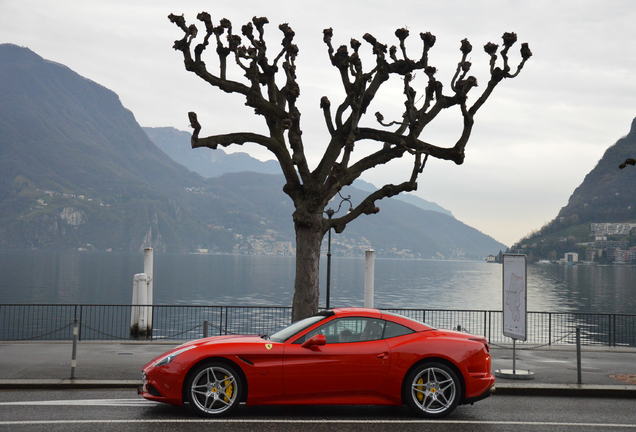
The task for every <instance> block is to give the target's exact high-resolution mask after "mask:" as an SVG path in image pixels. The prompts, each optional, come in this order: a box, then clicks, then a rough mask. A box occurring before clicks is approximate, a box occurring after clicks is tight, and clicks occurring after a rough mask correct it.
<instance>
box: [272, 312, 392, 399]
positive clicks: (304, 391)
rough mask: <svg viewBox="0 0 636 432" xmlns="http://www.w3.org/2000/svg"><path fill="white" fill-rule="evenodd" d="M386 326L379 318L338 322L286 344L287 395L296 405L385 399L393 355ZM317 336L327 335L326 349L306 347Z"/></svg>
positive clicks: (323, 347) (285, 386)
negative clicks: (385, 333) (384, 335)
mask: <svg viewBox="0 0 636 432" xmlns="http://www.w3.org/2000/svg"><path fill="white" fill-rule="evenodd" d="M383 325H384V321H383V320H379V319H375V318H368V317H343V318H336V319H333V320H331V321H329V322H327V323H325V324H323V325H322V326H320V327H318V328H317V329H315V330H312V331H310V332H309V333H307V334H306V335H305V336H304V337H302V338H301V339H300V340H297V341H295V343H287V344H285V353H284V356H283V382H284V392H285V397H286V398H287V399H289V401H290V402H296V403H382V402H383V401H385V399H386V398H385V396H384V393H385V391H384V388H385V384H386V375H387V372H388V366H389V356H388V345H387V343H386V342H385V341H384V340H382V339H381V338H382V330H383ZM317 334H322V335H324V336H325V338H326V344H325V345H321V346H312V347H310V348H306V347H303V346H302V343H303V342H304V341H305V340H308V339H310V338H311V337H312V336H314V335H317Z"/></svg>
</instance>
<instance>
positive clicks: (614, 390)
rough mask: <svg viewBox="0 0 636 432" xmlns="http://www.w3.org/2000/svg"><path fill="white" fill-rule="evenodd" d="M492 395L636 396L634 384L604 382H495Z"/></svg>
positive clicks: (632, 397)
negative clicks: (609, 383) (607, 383)
mask: <svg viewBox="0 0 636 432" xmlns="http://www.w3.org/2000/svg"><path fill="white" fill-rule="evenodd" d="M494 395H514V396H571V397H596V398H625V399H634V398H636V386H629V385H604V384H539V383H523V384H510V383H497V384H496V385H495V391H494Z"/></svg>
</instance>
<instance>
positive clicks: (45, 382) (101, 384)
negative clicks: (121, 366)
mask: <svg viewBox="0 0 636 432" xmlns="http://www.w3.org/2000/svg"><path fill="white" fill-rule="evenodd" d="M140 385H141V380H89V379H4V380H0V389H51V390H60V389H100V388H137V387H139V386H140Z"/></svg>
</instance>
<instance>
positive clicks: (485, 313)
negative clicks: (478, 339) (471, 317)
mask: <svg viewBox="0 0 636 432" xmlns="http://www.w3.org/2000/svg"><path fill="white" fill-rule="evenodd" d="M487 319H488V311H484V337H486V335H487V333H486V321H487Z"/></svg>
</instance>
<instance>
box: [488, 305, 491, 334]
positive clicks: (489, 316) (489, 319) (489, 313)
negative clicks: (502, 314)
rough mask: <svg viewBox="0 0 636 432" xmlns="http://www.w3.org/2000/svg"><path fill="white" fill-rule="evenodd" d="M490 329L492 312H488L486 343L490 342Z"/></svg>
mask: <svg viewBox="0 0 636 432" xmlns="http://www.w3.org/2000/svg"><path fill="white" fill-rule="evenodd" d="M491 327H492V311H488V341H490V332H491Z"/></svg>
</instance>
